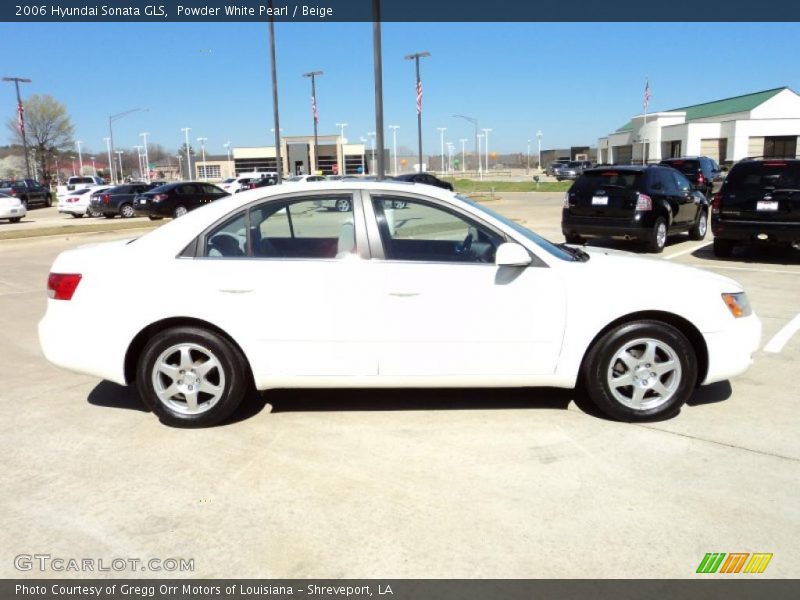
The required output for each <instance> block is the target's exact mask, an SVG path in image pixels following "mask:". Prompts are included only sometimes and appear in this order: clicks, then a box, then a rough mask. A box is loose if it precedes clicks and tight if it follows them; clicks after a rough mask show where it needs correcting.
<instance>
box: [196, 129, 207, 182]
mask: <svg viewBox="0 0 800 600" xmlns="http://www.w3.org/2000/svg"><path fill="white" fill-rule="evenodd" d="M197 141H198V142H200V151H201V152H202V153H203V181H206V180H207V179H208V173H207V172H206V142H207V141H208V138H205V137H199V138H197Z"/></svg>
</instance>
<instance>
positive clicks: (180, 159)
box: [175, 154, 183, 180]
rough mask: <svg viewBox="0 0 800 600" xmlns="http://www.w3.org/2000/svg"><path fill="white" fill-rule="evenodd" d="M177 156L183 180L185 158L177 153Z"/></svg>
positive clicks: (179, 171)
mask: <svg viewBox="0 0 800 600" xmlns="http://www.w3.org/2000/svg"><path fill="white" fill-rule="evenodd" d="M175 158H177V159H178V173H180V176H181V180H183V160H182V157H181V155H180V154H176V155H175Z"/></svg>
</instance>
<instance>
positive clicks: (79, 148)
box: [75, 141, 83, 175]
mask: <svg viewBox="0 0 800 600" xmlns="http://www.w3.org/2000/svg"><path fill="white" fill-rule="evenodd" d="M82 143H83V142H81V141H77V142H75V145H76V146H77V147H78V166H79V167H80V172H79V174H80V175H83V154H82V153H81V144H82Z"/></svg>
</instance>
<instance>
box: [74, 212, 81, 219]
mask: <svg viewBox="0 0 800 600" xmlns="http://www.w3.org/2000/svg"><path fill="white" fill-rule="evenodd" d="M72 216H73V217H74V218H76V219H82V218H83V215H79V214H78V213H72Z"/></svg>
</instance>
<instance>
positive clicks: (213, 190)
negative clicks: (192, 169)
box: [203, 183, 225, 194]
mask: <svg viewBox="0 0 800 600" xmlns="http://www.w3.org/2000/svg"><path fill="white" fill-rule="evenodd" d="M203 192H205V193H206V194H224V193H225V192H223V191H222V190H221V189H219V188H218V187H217V186H215V185H209V184H207V183H206V184H203Z"/></svg>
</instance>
